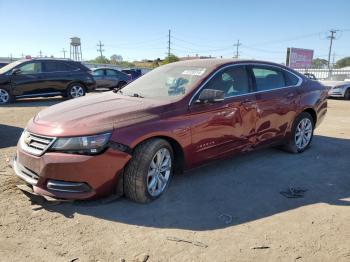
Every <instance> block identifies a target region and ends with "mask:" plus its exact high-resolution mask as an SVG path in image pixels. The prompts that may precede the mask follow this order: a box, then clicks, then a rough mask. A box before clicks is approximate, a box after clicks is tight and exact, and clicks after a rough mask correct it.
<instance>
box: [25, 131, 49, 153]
mask: <svg viewBox="0 0 350 262" xmlns="http://www.w3.org/2000/svg"><path fill="white" fill-rule="evenodd" d="M54 141H55V138H54V137H47V136H42V135H37V134H33V133H29V132H28V131H24V132H23V134H22V136H21V140H20V142H21V147H22V149H23V150H24V151H26V152H28V153H30V154H32V155H35V156H40V155H42V154H43V153H45V151H46V150H47V149H48V148H49V147H50V146H51V145H52V143H53V142H54Z"/></svg>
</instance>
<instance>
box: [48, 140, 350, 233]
mask: <svg viewBox="0 0 350 262" xmlns="http://www.w3.org/2000/svg"><path fill="white" fill-rule="evenodd" d="M349 148H350V139H339V138H332V137H324V136H315V137H314V141H313V145H312V147H311V148H310V149H309V150H307V151H305V152H304V153H303V154H289V153H284V152H283V151H280V150H277V149H264V150H260V151H256V152H252V153H248V154H245V155H239V156H234V157H231V158H229V159H225V160H220V161H217V162H213V163H211V164H208V165H206V166H204V167H200V168H197V169H193V170H190V171H187V172H186V173H185V174H183V175H178V176H175V177H174V179H173V181H172V183H171V186H170V187H169V189H168V191H167V192H166V194H165V195H164V196H162V197H161V198H160V199H158V200H156V201H154V202H152V203H149V204H145V205H143V204H136V203H133V202H131V201H129V200H127V199H125V198H122V199H120V200H117V201H114V202H111V203H108V204H103V200H95V201H86V202H74V203H62V204H59V205H52V204H50V203H49V202H46V203H44V204H42V208H45V209H46V210H48V211H50V212H57V213H61V214H63V215H64V216H66V217H67V218H74V216H75V214H82V215H87V216H92V217H96V218H99V219H105V220H109V221H115V222H119V223H125V224H130V225H137V226H145V227H155V228H176V229H187V230H212V229H220V228H225V227H229V226H234V225H238V224H242V223H247V222H250V221H254V220H257V219H261V218H265V217H269V216H272V215H275V214H280V213H283V212H286V211H288V210H293V209H296V208H299V207H302V206H307V205H313V204H318V203H327V204H329V205H342V206H350V200H349V199H346V198H349V197H350V176H349V170H350V162H349V161H348V160H349V159H350V151H349ZM289 187H299V188H303V189H307V190H308V191H307V192H306V193H305V195H304V197H302V198H295V199H292V198H286V197H284V196H282V195H281V194H280V191H284V190H286V189H288V188H289Z"/></svg>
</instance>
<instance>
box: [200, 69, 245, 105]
mask: <svg viewBox="0 0 350 262" xmlns="http://www.w3.org/2000/svg"><path fill="white" fill-rule="evenodd" d="M204 89H215V90H220V91H223V92H224V94H225V98H228V97H233V96H237V95H243V94H247V93H249V92H250V86H249V80H248V73H247V70H246V68H245V66H232V67H230V68H227V69H224V70H222V71H220V72H219V73H217V74H216V75H215V76H214V78H212V79H211V80H210V81H209V82H208V83H207V84H206V86H205V87H204Z"/></svg>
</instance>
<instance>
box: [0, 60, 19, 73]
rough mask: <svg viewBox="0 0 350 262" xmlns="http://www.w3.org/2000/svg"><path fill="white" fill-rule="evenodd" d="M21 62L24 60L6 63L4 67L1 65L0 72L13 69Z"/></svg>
mask: <svg viewBox="0 0 350 262" xmlns="http://www.w3.org/2000/svg"><path fill="white" fill-rule="evenodd" d="M20 63H23V61H15V62H12V63H10V64H8V65H5V66H4V67H1V68H0V74H4V73H6V72H8V71H10V70H12V69H13V68H14V67H16V66H17V65H19V64H20Z"/></svg>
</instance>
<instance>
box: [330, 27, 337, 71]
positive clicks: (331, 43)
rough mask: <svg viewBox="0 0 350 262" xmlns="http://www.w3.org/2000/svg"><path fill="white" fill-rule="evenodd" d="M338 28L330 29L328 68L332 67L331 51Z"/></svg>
mask: <svg viewBox="0 0 350 262" xmlns="http://www.w3.org/2000/svg"><path fill="white" fill-rule="evenodd" d="M337 31H338V30H329V33H330V35H329V36H328V37H327V38H328V39H329V40H330V41H329V52H328V68H330V67H331V52H332V45H333V40H334V39H335V34H336V33H337Z"/></svg>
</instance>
